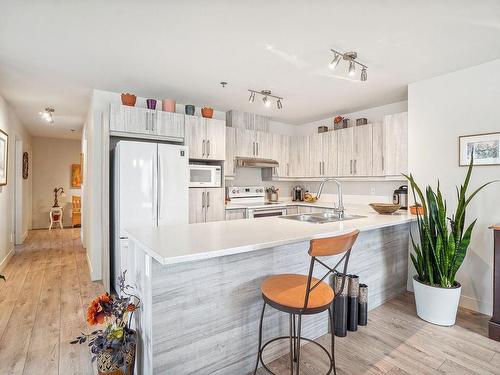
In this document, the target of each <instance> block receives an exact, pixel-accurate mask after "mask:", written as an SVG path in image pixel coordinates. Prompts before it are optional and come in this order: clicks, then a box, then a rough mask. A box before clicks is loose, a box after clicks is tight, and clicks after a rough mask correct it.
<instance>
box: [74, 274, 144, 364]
mask: <svg viewBox="0 0 500 375" xmlns="http://www.w3.org/2000/svg"><path fill="white" fill-rule="evenodd" d="M125 273H126V271H124V272H123V273H122V274H121V275H120V276H119V277H118V284H119V289H120V294H121V297H115V296H111V295H109V294H108V293H104V294H102V295H100V296H98V297H97V298H95V299H94V300H93V301H92V302H90V304H89V306H88V308H87V323H88V324H89V325H91V326H94V325H98V324H104V328H101V329H97V330H95V331H93V332H91V333H89V334H85V333H83V332H82V334H81V336H78V337H77V338H76V339H75V340H73V341H71V344H83V343H85V342H87V341H88V345H89V347H90V351H91V353H92V362H94V361H95V360H96V358H98V357H99V356H101V355H103V354H104V353H106V354H107V355H110V357H111V360H112V362H113V364H115V365H116V366H118V367H120V368H123V367H126V365H127V363H126V358H125V357H126V355H127V354H128V353H130V352H131V351H133V352H134V354H135V343H136V334H135V331H134V330H133V329H131V328H130V324H131V321H132V315H133V314H134V311H135V310H137V309H138V308H139V307H140V303H141V302H140V299H139V297H137V296H136V295H134V294H132V293H129V291H130V289H132V287H131V286H130V285H126V284H125Z"/></svg>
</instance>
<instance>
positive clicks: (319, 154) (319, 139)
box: [308, 134, 324, 177]
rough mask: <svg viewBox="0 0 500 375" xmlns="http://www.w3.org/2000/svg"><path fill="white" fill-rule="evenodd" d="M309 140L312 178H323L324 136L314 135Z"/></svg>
mask: <svg viewBox="0 0 500 375" xmlns="http://www.w3.org/2000/svg"><path fill="white" fill-rule="evenodd" d="M308 138H309V152H310V153H309V163H310V166H309V170H310V176H311V177H321V176H323V162H324V160H323V138H324V137H323V134H313V135H311V136H309V137H308Z"/></svg>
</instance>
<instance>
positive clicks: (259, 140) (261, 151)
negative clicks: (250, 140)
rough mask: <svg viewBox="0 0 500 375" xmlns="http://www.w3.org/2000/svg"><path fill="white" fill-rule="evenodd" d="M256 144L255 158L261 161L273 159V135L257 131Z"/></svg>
mask: <svg viewBox="0 0 500 375" xmlns="http://www.w3.org/2000/svg"><path fill="white" fill-rule="evenodd" d="M255 142H256V148H255V156H256V157H257V158H261V159H271V157H272V155H271V146H272V134H271V133H266V132H260V131H256V132H255Z"/></svg>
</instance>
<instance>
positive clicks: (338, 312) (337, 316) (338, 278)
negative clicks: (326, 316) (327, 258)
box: [333, 273, 348, 337]
mask: <svg viewBox="0 0 500 375" xmlns="http://www.w3.org/2000/svg"><path fill="white" fill-rule="evenodd" d="M343 276H344V275H343V274H341V273H338V274H336V275H335V276H334V278H333V280H334V290H335V293H338V295H337V296H336V297H335V300H334V303H333V321H334V322H333V326H334V333H335V336H338V337H345V336H346V335H347V283H348V280H347V278H346V280H345V283H344V288H343V289H342V279H343ZM341 289H342V290H341Z"/></svg>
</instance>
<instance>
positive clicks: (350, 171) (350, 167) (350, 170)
mask: <svg viewBox="0 0 500 375" xmlns="http://www.w3.org/2000/svg"><path fill="white" fill-rule="evenodd" d="M349 164H350V165H349V174H352V159H351V160H350V161H349Z"/></svg>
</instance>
